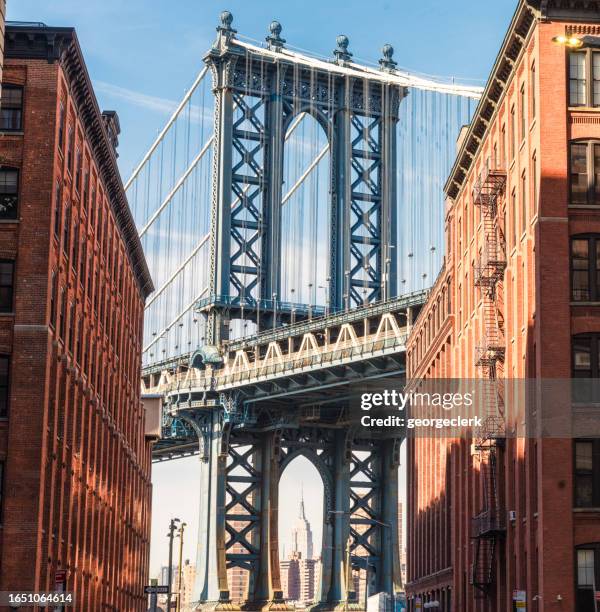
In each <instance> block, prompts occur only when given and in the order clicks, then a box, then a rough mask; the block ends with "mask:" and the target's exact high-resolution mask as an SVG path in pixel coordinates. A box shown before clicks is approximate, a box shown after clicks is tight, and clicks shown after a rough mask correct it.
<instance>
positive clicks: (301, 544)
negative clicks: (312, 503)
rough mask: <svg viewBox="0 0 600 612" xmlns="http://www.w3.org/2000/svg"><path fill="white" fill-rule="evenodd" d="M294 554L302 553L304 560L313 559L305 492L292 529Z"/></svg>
mask: <svg viewBox="0 0 600 612" xmlns="http://www.w3.org/2000/svg"><path fill="white" fill-rule="evenodd" d="M292 553H300V557H301V558H302V559H312V558H313V539H312V531H311V529H310V523H309V522H308V521H307V520H306V515H305V513H304V492H302V493H301V496H300V512H299V514H298V519H297V520H296V526H295V527H294V528H293V529H292Z"/></svg>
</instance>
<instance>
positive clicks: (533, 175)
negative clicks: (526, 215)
mask: <svg viewBox="0 0 600 612" xmlns="http://www.w3.org/2000/svg"><path fill="white" fill-rule="evenodd" d="M531 187H532V188H533V189H532V191H533V201H532V202H531V205H532V214H533V215H535V214H536V213H537V209H538V185H537V155H536V154H535V153H534V154H533V156H532V158H531Z"/></svg>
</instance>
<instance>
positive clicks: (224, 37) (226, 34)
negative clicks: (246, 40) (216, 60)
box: [217, 11, 237, 45]
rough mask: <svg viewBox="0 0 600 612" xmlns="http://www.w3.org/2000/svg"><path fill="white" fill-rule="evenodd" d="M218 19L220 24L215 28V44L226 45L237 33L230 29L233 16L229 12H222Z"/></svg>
mask: <svg viewBox="0 0 600 612" xmlns="http://www.w3.org/2000/svg"><path fill="white" fill-rule="evenodd" d="M220 19H221V24H220V25H218V26H217V32H218V33H219V37H218V39H217V44H219V43H220V44H222V45H227V44H228V43H229V42H230V40H231V39H232V38H233V36H234V34H236V32H237V30H234V29H233V28H232V27H231V24H232V23H233V15H232V14H231V12H230V11H223V12H222V13H221V15H220Z"/></svg>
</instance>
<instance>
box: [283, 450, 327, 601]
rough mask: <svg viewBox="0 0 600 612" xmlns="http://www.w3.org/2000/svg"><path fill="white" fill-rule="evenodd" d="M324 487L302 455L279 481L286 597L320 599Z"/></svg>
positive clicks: (308, 599)
mask: <svg viewBox="0 0 600 612" xmlns="http://www.w3.org/2000/svg"><path fill="white" fill-rule="evenodd" d="M323 514H324V487H323V480H322V477H321V474H319V471H318V470H317V468H316V467H315V465H314V464H313V463H312V462H311V461H310V460H309V459H307V458H306V457H305V456H303V455H298V456H297V457H295V458H294V459H292V461H291V462H290V463H288V464H287V465H286V466H285V468H284V471H283V473H282V474H281V478H280V481H279V522H278V537H279V568H280V576H281V587H282V590H283V596H284V597H285V598H288V599H290V600H293V601H298V602H299V603H303V604H306V603H308V602H310V601H315V602H316V601H317V600H318V597H319V587H320V579H321V548H322V536H323Z"/></svg>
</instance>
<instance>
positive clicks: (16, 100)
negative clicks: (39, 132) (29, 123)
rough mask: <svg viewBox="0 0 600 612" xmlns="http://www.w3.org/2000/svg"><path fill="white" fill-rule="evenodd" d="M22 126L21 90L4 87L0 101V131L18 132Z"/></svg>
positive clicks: (20, 88) (8, 86)
mask: <svg viewBox="0 0 600 612" xmlns="http://www.w3.org/2000/svg"><path fill="white" fill-rule="evenodd" d="M22 126H23V88H22V87H16V86H13V85H5V86H4V87H3V88H2V97H1V99H0V130H4V131H7V130H20V129H21V128H22Z"/></svg>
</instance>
